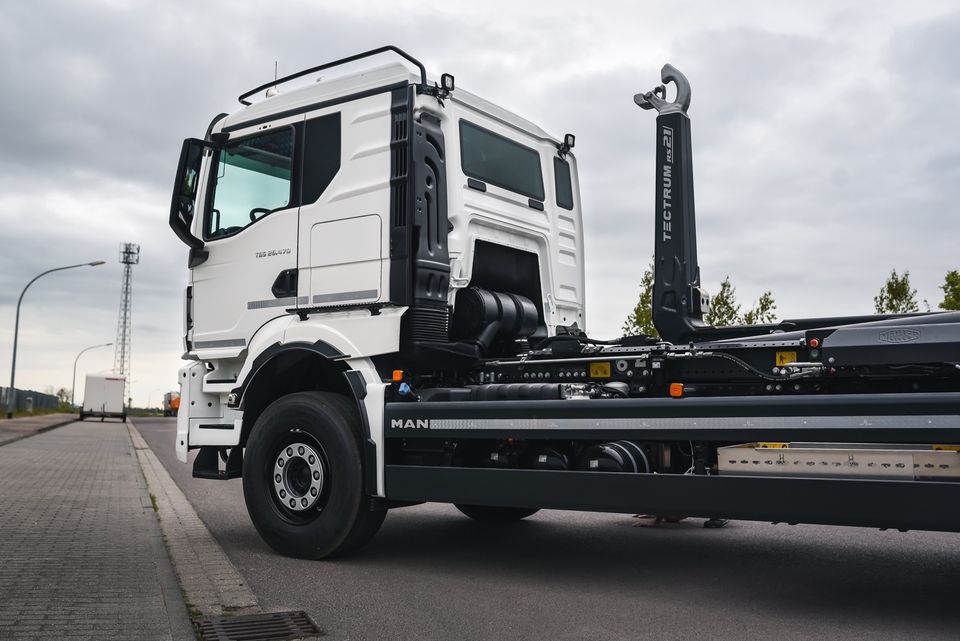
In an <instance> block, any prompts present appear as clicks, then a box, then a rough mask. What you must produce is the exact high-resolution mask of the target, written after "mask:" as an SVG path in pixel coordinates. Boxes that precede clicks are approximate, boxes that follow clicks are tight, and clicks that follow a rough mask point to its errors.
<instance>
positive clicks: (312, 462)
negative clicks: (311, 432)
mask: <svg viewBox="0 0 960 641" xmlns="http://www.w3.org/2000/svg"><path fill="white" fill-rule="evenodd" d="M307 460H308V461H310V465H313V464H314V463H316V462H317V459H316V458H315V457H314V456H313V454H311V455H310V458H308V459H307Z"/></svg>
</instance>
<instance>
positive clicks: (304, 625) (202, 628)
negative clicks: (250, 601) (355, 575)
mask: <svg viewBox="0 0 960 641" xmlns="http://www.w3.org/2000/svg"><path fill="white" fill-rule="evenodd" d="M197 631H198V632H199V633H200V635H201V636H202V637H203V640H204V641H282V640H284V639H299V638H301V637H306V636H319V635H320V634H321V632H320V630H319V629H318V628H317V625H316V624H315V623H314V622H313V621H312V620H311V619H310V617H308V616H307V613H306V612H268V613H267V614H249V615H245V616H239V617H221V618H218V619H202V620H200V621H198V622H197Z"/></svg>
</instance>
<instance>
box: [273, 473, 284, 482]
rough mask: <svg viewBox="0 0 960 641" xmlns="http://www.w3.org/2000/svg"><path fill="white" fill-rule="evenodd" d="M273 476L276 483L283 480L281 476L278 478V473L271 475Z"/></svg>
mask: <svg viewBox="0 0 960 641" xmlns="http://www.w3.org/2000/svg"><path fill="white" fill-rule="evenodd" d="M273 478H274V480H275V481H276V482H277V483H279V482H280V481H282V480H283V479H282V478H280V475H279V474H277V475H276V476H275V477H273Z"/></svg>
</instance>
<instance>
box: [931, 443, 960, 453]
mask: <svg viewBox="0 0 960 641" xmlns="http://www.w3.org/2000/svg"><path fill="white" fill-rule="evenodd" d="M933 449H935V450H938V451H941V452H960V445H934V446H933Z"/></svg>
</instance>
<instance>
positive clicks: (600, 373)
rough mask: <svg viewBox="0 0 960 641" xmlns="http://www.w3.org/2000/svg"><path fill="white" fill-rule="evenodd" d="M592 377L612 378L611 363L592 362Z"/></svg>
mask: <svg viewBox="0 0 960 641" xmlns="http://www.w3.org/2000/svg"><path fill="white" fill-rule="evenodd" d="M590 378H610V363H609V361H608V362H605V363H590Z"/></svg>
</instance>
